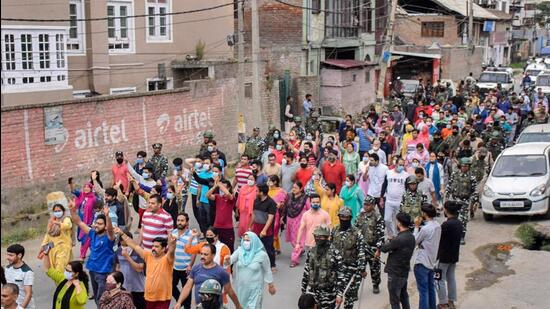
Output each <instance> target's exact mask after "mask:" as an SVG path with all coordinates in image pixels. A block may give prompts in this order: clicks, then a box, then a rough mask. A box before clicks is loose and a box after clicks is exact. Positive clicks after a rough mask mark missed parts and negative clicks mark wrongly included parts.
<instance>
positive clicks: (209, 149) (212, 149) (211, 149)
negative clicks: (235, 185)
mask: <svg viewBox="0 0 550 309" xmlns="http://www.w3.org/2000/svg"><path fill="white" fill-rule="evenodd" d="M206 149H208V151H210V152H212V151H214V147H212V146H208V147H206Z"/></svg>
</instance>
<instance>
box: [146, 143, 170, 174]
mask: <svg viewBox="0 0 550 309" xmlns="http://www.w3.org/2000/svg"><path fill="white" fill-rule="evenodd" d="M153 151H154V154H153V156H152V157H151V159H150V160H149V163H151V164H152V165H153V169H154V174H155V180H159V179H161V178H164V177H166V175H168V159H166V157H165V156H163V155H162V154H161V153H160V152H161V151H162V144H160V143H155V144H153Z"/></svg>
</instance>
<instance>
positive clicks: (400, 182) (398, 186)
mask: <svg viewBox="0 0 550 309" xmlns="http://www.w3.org/2000/svg"><path fill="white" fill-rule="evenodd" d="M407 177H409V173H407V172H405V160H403V159H399V160H398V161H397V165H396V166H395V168H394V169H393V170H388V171H387V172H386V177H385V180H384V184H383V185H382V192H381V193H380V197H381V198H383V201H381V202H384V201H385V204H384V208H385V209H384V222H385V223H386V237H387V238H388V239H392V238H394V237H395V236H396V235H397V225H396V222H395V216H397V213H398V212H399V206H400V205H401V199H402V198H403V194H405V180H406V179H407Z"/></svg>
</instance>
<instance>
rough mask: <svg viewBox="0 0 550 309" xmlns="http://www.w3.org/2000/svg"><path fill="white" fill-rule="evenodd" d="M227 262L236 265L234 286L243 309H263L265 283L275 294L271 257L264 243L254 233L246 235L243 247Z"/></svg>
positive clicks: (226, 260) (234, 268) (243, 239)
mask: <svg viewBox="0 0 550 309" xmlns="http://www.w3.org/2000/svg"><path fill="white" fill-rule="evenodd" d="M225 262H226V263H227V264H231V265H234V267H233V270H234V271H235V275H234V279H235V284H234V285H235V286H236V287H237V298H238V299H239V302H240V303H241V306H242V308H244V309H258V308H262V300H263V294H264V293H263V292H264V284H265V283H267V284H268V291H269V293H270V294H271V295H274V294H275V292H276V290H275V285H274V284H273V274H272V272H271V265H270V263H269V257H268V255H267V253H266V252H265V249H264V246H263V244H262V241H261V240H260V238H259V237H258V236H257V235H256V234H254V233H253V232H246V233H245V234H244V236H243V238H242V239H241V246H240V247H239V248H238V249H237V250H236V251H235V252H234V253H233V254H232V255H231V257H227V258H226V259H225Z"/></svg>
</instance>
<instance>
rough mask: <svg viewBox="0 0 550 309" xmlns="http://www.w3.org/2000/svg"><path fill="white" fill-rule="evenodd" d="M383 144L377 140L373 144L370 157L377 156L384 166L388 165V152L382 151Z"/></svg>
mask: <svg viewBox="0 0 550 309" xmlns="http://www.w3.org/2000/svg"><path fill="white" fill-rule="evenodd" d="M380 146H381V143H380V140H379V139H375V140H374V141H373V142H372V148H371V149H370V150H369V155H371V154H377V155H378V158H380V163H382V164H388V162H387V161H386V152H384V150H382V149H380Z"/></svg>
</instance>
